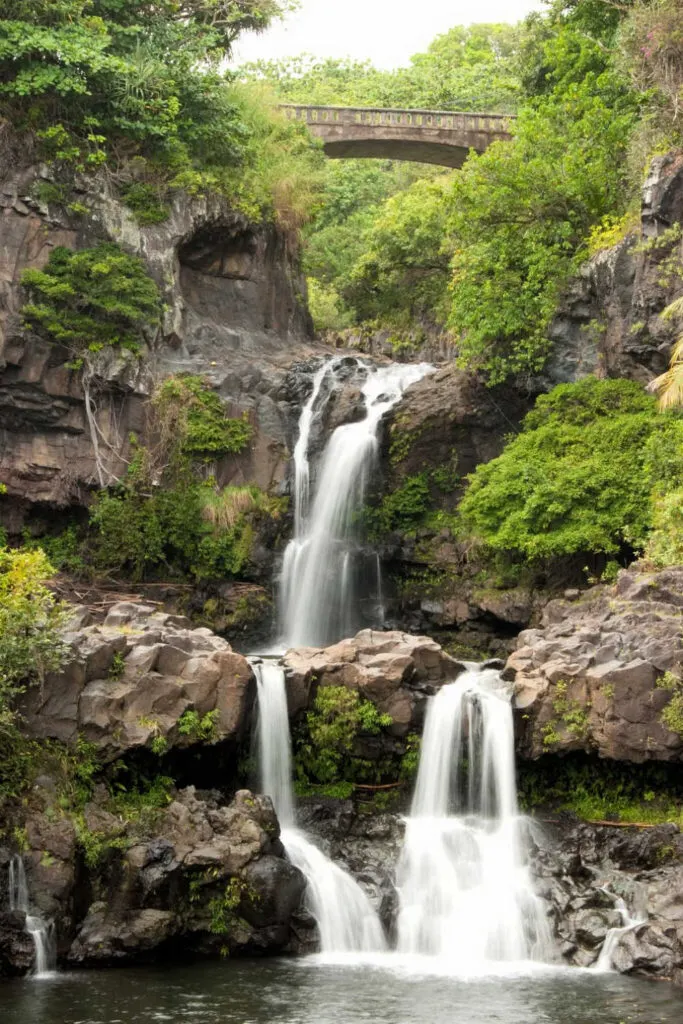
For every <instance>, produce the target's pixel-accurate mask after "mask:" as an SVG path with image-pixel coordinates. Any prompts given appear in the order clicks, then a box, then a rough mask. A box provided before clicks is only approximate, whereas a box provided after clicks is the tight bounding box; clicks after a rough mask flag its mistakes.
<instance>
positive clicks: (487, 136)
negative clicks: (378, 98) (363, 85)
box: [282, 103, 515, 167]
mask: <svg viewBox="0 0 683 1024" xmlns="http://www.w3.org/2000/svg"><path fill="white" fill-rule="evenodd" d="M282 108H283V110H284V111H285V113H286V115H287V117H289V118H291V119H292V120H296V121H305V122H306V124H307V125H308V127H309V128H310V130H311V132H312V133H313V134H314V135H316V136H317V137H318V138H320V139H322V140H323V144H324V149H325V152H326V153H327V155H328V156H329V157H332V158H333V159H337V160H341V159H356V158H358V157H376V158H380V159H382V158H384V159H391V160H414V161H417V162H419V163H428V164H441V165H442V166H444V167H462V165H463V163H464V162H465V160H466V159H467V154H468V153H469V151H470V150H471V149H474V150H475V151H476V152H477V153H483V152H484V150H485V149H487V147H488V146H490V145H491V143H492V142H498V141H506V140H508V139H510V138H511V134H510V124H511V123H512V122H514V120H515V118H514V117H513V116H512V115H510V114H471V113H461V112H459V111H454V110H389V109H383V108H379V107H320V106H304V105H301V104H294V103H283V104H282Z"/></svg>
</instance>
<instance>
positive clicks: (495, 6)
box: [235, 0, 544, 68]
mask: <svg viewBox="0 0 683 1024" xmlns="http://www.w3.org/2000/svg"><path fill="white" fill-rule="evenodd" d="M543 6H544V5H543V4H542V3H541V2H540V0H477V2H476V3H473V2H472V0H469V2H465V0H302V3H301V7H300V9H299V10H298V11H297V12H296V13H295V14H291V15H289V17H288V18H287V19H286V21H284V22H281V23H277V24H276V25H275V26H274V27H273V28H271V29H269V30H268V32H264V33H263V34H262V35H255V34H253V33H250V34H249V35H245V36H244V37H243V39H242V41H241V42H240V44H239V47H238V48H237V49H236V52H235V63H241V62H242V61H247V60H258V59H259V58H274V57H291V56H294V55H295V54H298V53H303V52H306V53H313V54H315V55H316V56H317V57H349V56H350V57H356V58H359V59H362V58H366V57H369V58H370V60H372V61H373V63H374V64H376V65H378V66H379V67H383V68H394V67H398V66H400V65H402V64H406V63H407V62H408V59H409V58H410V56H411V55H412V54H413V53H419V52H420V51H421V50H426V48H427V46H428V45H429V43H430V42H431V41H432V39H433V38H434V36H436V35H438V34H439V33H440V32H446V31H447V30H448V29H449V28H452V26H453V25H469V24H471V23H472V22H475V21H478V22H481V21H509V22H515V21H519V20H520V18H523V17H524V15H525V14H528V13H529V12H530V11H538V10H543Z"/></svg>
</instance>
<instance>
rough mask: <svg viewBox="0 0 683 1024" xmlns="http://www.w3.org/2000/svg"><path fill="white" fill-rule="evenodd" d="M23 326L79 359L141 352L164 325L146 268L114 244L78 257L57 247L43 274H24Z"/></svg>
mask: <svg viewBox="0 0 683 1024" xmlns="http://www.w3.org/2000/svg"><path fill="white" fill-rule="evenodd" d="M21 282H22V284H23V285H24V287H25V288H26V289H27V290H28V293H29V302H27V303H26V304H25V305H24V306H23V308H22V316H23V319H24V323H25V324H26V325H27V326H28V327H31V328H33V329H34V330H37V331H39V332H40V333H42V334H44V335H46V336H47V337H48V338H49V339H50V340H51V341H53V342H55V343H57V344H59V345H64V346H65V347H66V348H67V349H69V351H70V352H72V353H74V354H75V355H78V354H80V353H82V352H84V351H89V352H98V351H99V350H100V349H102V348H104V347H105V346H120V347H121V348H125V349H129V350H130V351H133V352H137V351H138V349H139V346H140V342H141V341H142V338H143V334H144V332H145V331H146V330H153V329H155V328H156V327H157V326H158V324H159V320H160V303H159V293H158V290H157V287H156V285H155V283H154V281H153V280H152V279H151V277H149V275H148V274H147V271H146V268H145V264H144V263H143V261H142V260H140V259H138V258H137V257H136V256H129V255H128V254H127V253H124V252H123V251H122V250H121V249H120V248H119V247H118V246H117V245H114V244H113V243H112V242H103V243H101V244H100V245H96V246H95V247H94V248H92V249H83V250H81V251H80V252H74V251H72V250H71V249H66V248H64V246H57V248H56V249H53V250H52V252H51V253H50V258H49V260H48V262H47V265H46V267H45V269H44V270H25V271H24V273H23V274H22V277H21Z"/></svg>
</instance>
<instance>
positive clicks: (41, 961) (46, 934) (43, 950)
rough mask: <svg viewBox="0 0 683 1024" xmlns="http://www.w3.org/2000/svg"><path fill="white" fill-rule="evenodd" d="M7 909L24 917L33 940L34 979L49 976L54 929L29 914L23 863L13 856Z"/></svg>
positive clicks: (53, 958)
mask: <svg viewBox="0 0 683 1024" xmlns="http://www.w3.org/2000/svg"><path fill="white" fill-rule="evenodd" d="M9 907H10V910H20V911H21V912H22V913H24V914H25V915H26V931H27V932H28V933H29V935H30V936H31V938H32V939H33V946H34V949H35V951H36V961H35V970H34V975H35V977H36V978H40V977H46V976H48V975H50V974H51V973H52V972H53V971H54V970H55V967H56V965H57V950H56V947H55V938H54V927H53V925H52V923H51V922H45V921H44V920H43V919H42V917H39V916H38V915H37V914H31V913H30V911H29V902H28V886H27V884H26V872H25V870H24V862H23V860H22V859H21V857H20V856H19V854H15V855H14V857H12V860H11V861H10V865H9Z"/></svg>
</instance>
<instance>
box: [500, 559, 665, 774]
mask: <svg viewBox="0 0 683 1024" xmlns="http://www.w3.org/2000/svg"><path fill="white" fill-rule="evenodd" d="M682 626H683V568H672V569H664V570H662V571H660V572H643V571H639V567H638V566H637V565H636V566H634V567H632V568H631V569H629V570H624V571H622V572H621V573H620V574H619V578H618V580H617V583H616V585H615V586H613V587H608V586H600V587H594V588H592V589H590V590H588V591H587V592H586V593H584V594H583V595H582V596H581V597H580V598H579V599H578V600H559V601H552V602H551V603H550V604H548V606H547V607H546V609H545V611H544V613H543V620H542V626H541V628H539V629H531V630H525V631H524V632H523V633H520V635H519V638H518V645H517V650H516V651H515V652H514V654H512V655H511V657H510V659H509V660H508V663H507V668H506V672H507V674H508V676H509V678H511V679H514V682H515V703H516V707H517V709H518V711H519V715H518V726H519V744H518V745H519V750H520V752H521V753H522V754H523V755H524V756H526V757H531V758H536V757H539V756H540V755H541V754H543V753H546V752H548V751H551V752H553V753H567V752H569V751H575V750H582V751H586V752H589V753H598V754H599V756H601V757H607V758H611V759H613V760H616V761H634V762H642V761H681V760H683V735H682V734H681V733H679V732H675V731H672V729H670V728H669V727H668V726H667V725H666V723H665V721H664V720H663V718H662V712H663V711H664V709H665V708H666V706H667V704H668V703H669V702H670V701H671V699H672V696H673V691H672V690H671V689H670V688H667V687H666V686H662V685H661V684H662V682H664V683H665V684H666V682H667V679H670V678H671V676H668V677H667V679H664V676H665V673H667V672H668V673H672V674H673V676H674V677H678V678H680V669H681V664H682V662H683V639H682ZM658 684H659V685H658Z"/></svg>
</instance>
